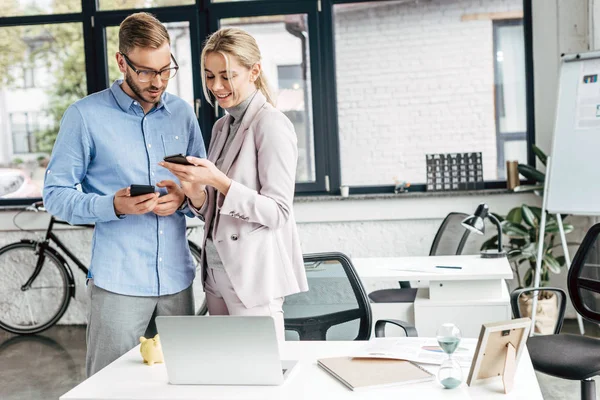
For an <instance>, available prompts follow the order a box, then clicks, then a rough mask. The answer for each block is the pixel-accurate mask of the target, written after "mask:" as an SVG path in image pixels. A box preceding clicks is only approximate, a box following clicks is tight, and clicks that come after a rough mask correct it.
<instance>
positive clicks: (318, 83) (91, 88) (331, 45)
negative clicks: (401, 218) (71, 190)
mask: <svg viewBox="0 0 600 400" xmlns="http://www.w3.org/2000/svg"><path fill="white" fill-rule="evenodd" d="M369 1H380V0H248V1H239V2H238V1H235V2H219V3H212V2H211V1H210V0H196V1H195V3H194V4H193V5H181V6H169V7H153V8H142V9H128V10H99V9H98V6H97V4H96V1H89V0H81V6H82V9H81V12H77V13H67V14H40V15H21V16H13V17H1V16H0V28H4V27H14V26H22V25H42V24H59V23H81V24H82V28H83V38H84V43H83V44H84V58H85V67H86V71H85V75H86V80H87V92H88V94H91V93H94V92H97V91H99V90H102V89H105V88H106V87H107V84H108V69H107V68H106V66H105V65H106V56H105V52H106V50H105V44H106V38H105V37H104V35H103V34H101V33H103V32H104V31H103V27H104V26H107V25H115V24H118V23H120V21H121V20H122V19H123V18H124V16H127V15H129V14H131V13H133V12H136V11H147V12H150V13H153V14H155V15H156V16H157V17H158V18H159V19H160V20H161V21H162V22H173V21H175V20H177V21H181V20H186V21H189V22H190V40H191V41H192V43H191V44H192V59H193V60H198V59H199V56H200V51H201V49H200V46H201V44H202V42H203V41H204V38H206V37H207V36H208V34H209V33H210V32H213V31H214V30H215V29H216V27H218V21H219V19H221V18H235V17H253V16H261V15H280V14H307V16H308V20H309V32H310V33H309V47H310V57H311V78H312V81H311V82H312V102H313V119H314V121H313V130H314V157H315V158H314V162H315V177H316V181H315V182H311V183H297V184H296V195H313V194H315V195H317V194H318V195H339V194H340V189H339V188H340V186H341V165H340V150H339V130H338V115H337V114H338V113H337V87H336V71H335V36H334V32H333V30H334V20H333V18H334V15H333V7H334V5H337V4H349V3H364V2H369ZM384 1H393V0H384ZM531 2H532V0H523V31H524V45H525V79H526V82H525V84H526V90H525V94H526V107H527V132H526V140H527V143H528V149H527V159H528V164H529V165H532V166H535V156H534V153H533V150H532V147H531V145H532V144H534V143H535V120H534V92H533V89H534V88H533V85H534V82H533V31H532V4H531ZM183 17H185V18H183ZM195 64H197V65H194V66H193V67H192V68H193V74H199V73H200V70H199V69H200V65H199V63H195ZM194 97H195V98H196V101H198V105H199V107H198V111H199V115H198V117H199V122H200V127H201V129H202V132H203V136H204V141H205V144H206V145H207V147H208V144H209V142H210V134H211V128H212V125H213V124H214V122H215V120H216V118H215V115H214V111H213V109H212V107H211V106H210V105H209V104H208V102H207V101H206V100H205V99H204V95H203V94H202V87H201V83H200V80H199V79H196V80H195V81H194ZM496 125H497V124H496ZM497 129H498V128H497ZM496 137H497V140H498V134H497V135H496ZM502 151H503V148H502ZM425 186H426V185H425V184H424V183H423V184H414V185H412V186H411V191H425ZM484 187H485V189H500V188H506V180H497V181H486V182H485V184H484ZM393 190H394V186H393V185H377V186H368V185H366V186H353V187H351V188H350V193H351V194H381V193H393ZM460 193H461V192H456V194H457V195H460ZM38 200H40V199H39V198H38V199H34V198H27V199H0V207H2V206H21V205H29V204H31V203H33V202H34V201H38Z"/></svg>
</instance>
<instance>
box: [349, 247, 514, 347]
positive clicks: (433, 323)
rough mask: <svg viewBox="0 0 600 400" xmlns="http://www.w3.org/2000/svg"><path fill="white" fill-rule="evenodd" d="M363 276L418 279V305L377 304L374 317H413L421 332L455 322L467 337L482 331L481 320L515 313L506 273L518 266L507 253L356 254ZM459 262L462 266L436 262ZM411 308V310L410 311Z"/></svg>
mask: <svg viewBox="0 0 600 400" xmlns="http://www.w3.org/2000/svg"><path fill="white" fill-rule="evenodd" d="M352 263H353V264H354V267H355V268H356V271H357V273H358V275H359V276H360V278H361V280H363V282H366V281H369V280H377V281H382V280H393V281H396V282H397V281H419V282H420V285H419V290H418V293H417V298H416V299H415V303H414V309H412V308H411V307H412V305H410V304H402V303H389V304H372V308H373V313H374V317H375V318H374V319H375V320H376V319H382V318H397V319H405V320H408V321H409V322H414V323H415V326H416V328H417V331H418V332H419V335H420V336H435V331H436V329H437V328H438V327H439V326H440V325H441V324H442V323H444V322H449V321H450V322H454V323H455V324H457V325H458V326H459V327H460V328H461V331H462V333H463V337H472V338H476V337H478V336H479V331H480V328H481V324H483V323H487V322H495V321H502V320H508V319H511V315H512V313H511V309H510V297H509V294H508V290H507V288H506V285H505V282H504V280H505V279H512V277H513V272H512V269H511V267H510V263H509V262H508V259H507V258H496V259H484V258H481V257H480V256H426V257H390V258H353V259H352ZM437 266H460V267H461V269H446V268H436V267H437ZM411 313H412V315H411Z"/></svg>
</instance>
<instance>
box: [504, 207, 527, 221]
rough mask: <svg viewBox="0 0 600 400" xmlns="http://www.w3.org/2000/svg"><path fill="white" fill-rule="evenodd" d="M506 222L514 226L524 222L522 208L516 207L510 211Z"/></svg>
mask: <svg viewBox="0 0 600 400" xmlns="http://www.w3.org/2000/svg"><path fill="white" fill-rule="evenodd" d="M506 220H507V221H510V222H512V223H514V224H520V223H521V221H522V220H523V217H522V216H521V207H515V208H513V209H512V210H510V211H509V212H508V215H507V216H506Z"/></svg>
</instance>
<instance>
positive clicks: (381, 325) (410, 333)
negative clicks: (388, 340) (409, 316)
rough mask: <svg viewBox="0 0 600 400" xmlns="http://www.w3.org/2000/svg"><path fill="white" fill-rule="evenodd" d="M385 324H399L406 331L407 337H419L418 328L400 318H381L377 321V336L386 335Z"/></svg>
mask: <svg viewBox="0 0 600 400" xmlns="http://www.w3.org/2000/svg"><path fill="white" fill-rule="evenodd" d="M385 324H392V325H396V326H399V327H400V328H402V329H403V330H404V333H406V337H417V336H419V335H418V334H417V328H415V327H414V326H412V325H411V324H409V323H408V322H406V321H400V320H399V319H380V320H378V321H377V322H375V337H385Z"/></svg>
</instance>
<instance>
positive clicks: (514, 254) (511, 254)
mask: <svg viewBox="0 0 600 400" xmlns="http://www.w3.org/2000/svg"><path fill="white" fill-rule="evenodd" d="M522 254H523V251H522V250H521V249H513V250H509V251H508V253H506V256H507V257H508V258H512V259H516V258H518V257H520V256H521V255H522ZM514 261H516V260H514Z"/></svg>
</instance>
